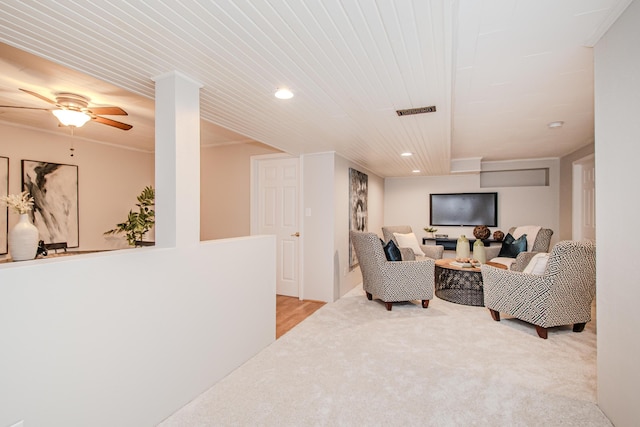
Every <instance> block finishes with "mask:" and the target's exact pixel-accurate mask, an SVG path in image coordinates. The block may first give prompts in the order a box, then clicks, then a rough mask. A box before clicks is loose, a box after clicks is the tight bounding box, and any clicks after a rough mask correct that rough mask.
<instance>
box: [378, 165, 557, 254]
mask: <svg viewBox="0 0 640 427" xmlns="http://www.w3.org/2000/svg"><path fill="white" fill-rule="evenodd" d="M537 167H548V168H549V183H550V185H549V186H546V187H500V188H481V187H480V176H479V175H478V174H460V175H447V176H428V177H409V178H387V179H386V180H385V202H384V222H385V225H405V224H406V225H410V226H411V228H412V229H413V231H414V233H415V234H416V236H418V237H419V238H422V237H423V236H424V235H425V234H426V233H425V232H424V231H423V228H424V227H426V226H428V225H430V224H429V194H430V193H464V192H493V191H497V192H498V227H491V231H492V232H493V231H496V230H502V231H504V232H505V233H506V232H507V230H509V228H510V227H514V226H517V225H529V224H535V225H541V226H543V227H545V228H551V229H552V230H554V236H553V238H552V244H553V243H555V242H556V241H557V240H558V237H557V234H556V233H555V232H557V230H558V201H559V200H558V199H559V190H558V187H559V182H558V181H559V161H558V160H556V159H547V160H530V161H514V162H488V163H483V164H482V168H483V170H514V169H516V170H517V169H529V168H537ZM438 233H439V234H448V235H449V237H451V238H453V237H458V236H460V235H461V234H464V235H466V236H473V227H438Z"/></svg>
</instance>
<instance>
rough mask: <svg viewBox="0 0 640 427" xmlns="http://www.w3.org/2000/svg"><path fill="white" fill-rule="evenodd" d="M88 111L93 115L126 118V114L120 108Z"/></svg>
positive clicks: (94, 108) (95, 108) (101, 108)
mask: <svg viewBox="0 0 640 427" xmlns="http://www.w3.org/2000/svg"><path fill="white" fill-rule="evenodd" d="M89 110H90V111H91V112H92V113H93V114H105V115H107V116H128V114H127V112H126V111H124V110H123V109H122V108H120V107H92V108H90V109H89Z"/></svg>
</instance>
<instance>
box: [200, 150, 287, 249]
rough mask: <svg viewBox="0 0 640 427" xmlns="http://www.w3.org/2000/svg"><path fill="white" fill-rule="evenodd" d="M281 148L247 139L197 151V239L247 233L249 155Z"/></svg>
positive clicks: (248, 230) (270, 152)
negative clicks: (198, 227)
mask: <svg viewBox="0 0 640 427" xmlns="http://www.w3.org/2000/svg"><path fill="white" fill-rule="evenodd" d="M274 153H281V151H279V150H277V149H275V148H271V147H269V146H266V145H264V144H260V143H257V142H249V143H242V144H230V145H222V146H217V147H206V146H205V147H203V148H202V150H201V152H200V167H201V169H200V201H201V205H200V240H213V239H223V238H228V237H240V236H248V235H249V234H251V230H250V229H251V217H250V213H251V212H250V210H251V199H250V193H251V191H250V189H251V188H250V186H251V182H250V178H251V162H250V157H251V156H256V155H261V154H274Z"/></svg>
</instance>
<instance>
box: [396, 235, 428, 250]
mask: <svg viewBox="0 0 640 427" xmlns="http://www.w3.org/2000/svg"><path fill="white" fill-rule="evenodd" d="M393 237H395V238H396V242H398V247H400V248H411V249H412V250H413V253H414V254H416V255H419V256H425V255H424V252H422V249H421V248H420V244H419V243H418V238H417V237H416V235H415V234H413V233H408V234H400V233H393Z"/></svg>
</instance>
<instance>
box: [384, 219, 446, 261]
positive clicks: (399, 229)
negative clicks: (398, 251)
mask: <svg viewBox="0 0 640 427" xmlns="http://www.w3.org/2000/svg"><path fill="white" fill-rule="evenodd" d="M393 233H400V234H409V233H413V231H411V226H409V225H388V226H384V227H382V235H383V236H384V241H385V242H388V241H389V240H393V243H395V244H396V246H398V247H400V245H398V241H397V240H396V237H395V236H394V235H393ZM416 243H418V245H419V246H420V249H422V252H423V253H424V254H425V256H427V257H429V258H432V259H441V258H442V254H443V253H444V246H442V245H437V246H436V245H422V244H420V242H418V241H416Z"/></svg>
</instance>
